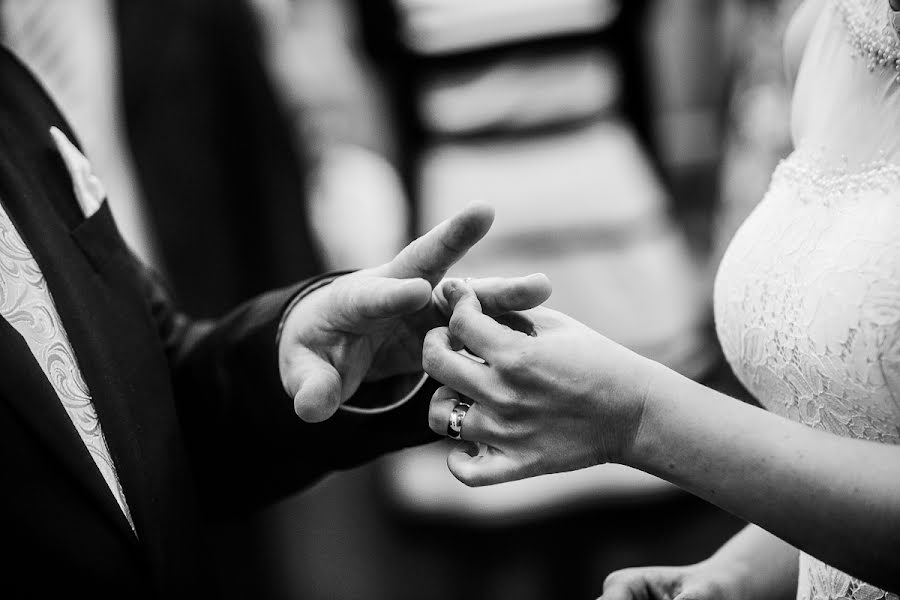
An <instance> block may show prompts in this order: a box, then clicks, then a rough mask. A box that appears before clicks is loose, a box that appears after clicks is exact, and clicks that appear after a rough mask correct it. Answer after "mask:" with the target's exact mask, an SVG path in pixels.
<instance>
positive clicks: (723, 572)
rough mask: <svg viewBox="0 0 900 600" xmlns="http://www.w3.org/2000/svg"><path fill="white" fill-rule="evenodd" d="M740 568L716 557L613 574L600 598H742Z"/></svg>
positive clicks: (620, 599)
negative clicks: (684, 565)
mask: <svg viewBox="0 0 900 600" xmlns="http://www.w3.org/2000/svg"><path fill="white" fill-rule="evenodd" d="M742 579H743V577H742V576H741V569H740V568H737V567H735V566H733V565H722V564H718V563H717V562H716V561H715V559H710V560H706V561H704V562H701V563H698V564H695V565H689V566H686V567H641V568H632V569H623V570H621V571H616V572H615V573H611V574H610V575H609V576H608V577H607V578H606V581H605V582H604V583H603V595H602V596H600V598H598V600H667V599H669V598H674V599H675V600H739V599H740V598H741V597H742V594H741V593H740V590H741V583H742V581H741V580H742Z"/></svg>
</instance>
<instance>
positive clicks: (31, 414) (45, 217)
mask: <svg viewBox="0 0 900 600" xmlns="http://www.w3.org/2000/svg"><path fill="white" fill-rule="evenodd" d="M0 81H3V86H2V88H0V198H2V201H3V202H4V204H5V205H6V207H7V209H8V210H7V212H8V213H9V215H10V217H11V218H12V219H13V221H14V223H15V225H16V227H17V229H18V230H19V233H20V234H21V235H22V237H23V239H24V240H25V242H26V244H27V245H28V248H29V250H30V251H31V253H32V254H33V256H34V257H35V259H36V260H37V263H38V265H39V266H40V268H41V271H42V272H43V275H44V277H45V279H46V280H47V283H48V286H49V289H50V292H51V294H52V297H53V300H54V304H55V306H56V309H57V312H58V313H59V315H60V318H61V319H62V322H63V324H64V325H65V327H66V331H67V333H68V336H69V339H70V341H71V343H72V346H73V350H74V352H75V355H76V357H77V361H78V365H79V368H80V369H81V371H82V374H83V375H84V378H85V381H86V382H87V384H88V387H89V389H90V391H91V396H92V399H93V403H94V406H95V408H96V410H97V413H98V415H99V418H100V422H101V425H102V427H103V430H104V434H105V437H106V440H107V444H108V446H109V448H110V453H111V455H112V458H113V461H114V463H115V465H116V470H117V474H118V476H119V479H120V481H121V483H122V486H123V489H124V490H125V497H126V501H127V502H128V504H129V508H130V509H131V512H132V517H133V519H134V521H135V525H136V527H137V529H138V533H139V535H141V532H142V529H150V527H149V524H150V522H151V520H152V519H151V516H150V514H148V513H149V511H148V508H147V504H148V502H147V499H148V497H149V495H150V494H149V493H148V484H147V482H146V479H145V477H144V476H143V471H144V469H143V468H142V467H144V466H145V465H144V464H143V461H142V451H141V446H140V443H139V439H138V433H137V432H138V431H139V430H140V427H139V426H138V424H137V423H136V422H135V419H134V417H133V415H132V414H131V411H130V409H129V406H128V402H127V401H126V399H127V392H126V390H127V387H126V386H125V385H123V382H122V380H121V379H120V371H119V369H120V367H121V364H119V361H118V360H117V357H116V356H113V355H112V354H114V353H115V352H116V350H118V351H121V346H119V347H117V348H110V347H108V346H107V345H106V344H105V340H107V339H120V337H121V336H122V335H127V334H128V330H127V329H126V330H125V331H124V332H122V331H119V332H117V331H115V329H116V328H121V327H122V322H121V321H122V319H121V318H120V319H117V318H116V314H115V313H114V314H110V311H116V309H117V307H116V306H114V305H113V302H112V300H111V298H110V293H109V289H105V288H104V286H103V282H102V280H101V279H100V278H99V277H98V273H97V272H96V270H95V269H94V268H93V266H92V265H91V263H90V261H89V260H88V258H87V257H86V256H85V254H84V253H83V252H82V251H81V250H80V248H79V246H78V245H77V244H76V243H75V241H74V240H73V239H72V237H71V235H70V233H69V232H70V230H71V229H72V228H74V227H76V226H77V224H78V223H79V222H80V221H81V220H83V216H82V215H81V211H80V208H79V207H78V204H77V203H76V201H75V198H74V193H73V190H72V184H71V179H70V178H69V175H68V173H67V171H66V169H65V166H64V164H63V162H62V160H61V158H60V157H59V155H58V153H57V151H56V148H55V146H54V144H53V141H52V139H51V138H50V134H49V126H50V125H56V126H57V127H59V128H60V129H62V130H63V132H65V133H66V135H67V136H69V137H70V138H73V136H72V134H71V131H70V130H69V128H68V127H67V125H66V124H65V123H64V122H63V121H62V118H61V117H59V113H58V111H57V110H56V109H55V107H54V106H53V104H52V102H51V101H50V100H49V98H47V96H46V94H45V93H44V92H43V90H42V89H41V88H40V86H39V85H38V84H37V83H36V82H35V81H34V80H33V79H32V78H31V77H30V76H28V75H27V73H24V72H23V71H22V67H21V66H20V65H19V64H18V63H17V61H15V60H14V59H12V58H11V57H10V56H9V55H8V54H7V53H6V52H0ZM57 119H58V122H51V121H53V120H57ZM0 320H2V319H0ZM0 338H2V340H3V345H2V349H0V356H2V360H3V364H4V371H6V367H5V366H6V365H15V367H16V372H17V373H19V376H17V377H16V378H13V379H10V378H9V376H8V375H7V373H4V375H3V377H0V380H2V383H0V386H2V387H0V390H2V396H3V397H4V398H7V399H8V400H9V401H10V402H11V403H12V404H13V405H15V406H16V408H17V409H18V411H19V413H20V414H21V415H22V416H23V418H24V419H25V420H26V421H27V422H28V423H29V424H30V425H31V426H32V427H33V429H34V430H35V431H36V432H37V434H38V435H39V436H40V437H41V439H43V440H44V441H45V442H46V443H47V445H48V446H50V447H51V448H52V450H53V451H54V452H55V453H56V454H57V455H58V456H59V457H60V459H61V460H62V461H63V462H64V463H65V464H66V465H67V466H68V467H69V468H70V469H71V470H72V471H73V473H74V475H75V476H76V477H77V478H78V479H79V481H81V482H82V484H83V485H84V486H85V488H86V489H87V490H88V491H89V493H91V494H92V495H93V496H95V497H96V498H97V500H98V507H99V508H100V510H102V511H104V512H105V513H107V514H108V516H109V517H110V520H111V521H112V522H113V523H114V526H115V527H117V528H118V529H119V530H121V531H122V533H123V535H127V536H128V537H129V538H130V539H131V540H134V534H133V533H132V532H131V529H130V527H129V525H128V523H127V520H126V519H125V517H124V515H123V514H122V512H121V509H120V508H119V506H118V504H117V503H116V501H115V499H114V498H113V496H112V494H111V492H110V491H109V489H108V487H107V486H106V483H105V481H104V480H103V478H102V476H101V475H100V473H99V471H98V470H97V468H96V466H95V465H94V464H93V460H92V459H91V458H90V455H89V454H88V452H87V450H86V448H85V447H84V444H83V443H82V442H81V440H80V438H79V437H78V434H77V432H76V431H75V430H74V427H73V426H72V424H71V422H70V421H68V416H67V415H66V414H65V411H64V409H63V408H62V406H61V404H60V402H59V399H58V398H57V397H56V394H55V392H54V391H53V389H52V387H51V386H50V385H49V382H47V381H46V378H45V377H44V376H43V373H42V371H41V370H40V367H39V366H38V365H37V363H36V361H35V360H34V358H33V356H32V355H31V353H30V351H29V350H28V348H27V346H26V345H25V343H24V340H21V338H20V337H19V336H18V333H17V332H15V330H13V329H12V328H11V326H9V324H7V323H6V322H5V321H3V323H2V324H0ZM25 377H27V380H28V381H29V382H30V386H28V387H25V388H24V389H23V388H19V387H18V385H16V384H17V382H18V383H21V381H22V380H21V378H25ZM30 391H31V392H34V394H32V393H29V392H30Z"/></svg>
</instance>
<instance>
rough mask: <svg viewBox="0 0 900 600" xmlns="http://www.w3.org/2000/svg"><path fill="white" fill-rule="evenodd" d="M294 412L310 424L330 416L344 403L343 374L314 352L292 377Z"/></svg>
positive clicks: (291, 387)
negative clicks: (342, 390)
mask: <svg viewBox="0 0 900 600" xmlns="http://www.w3.org/2000/svg"><path fill="white" fill-rule="evenodd" d="M289 386H290V387H289V389H296V390H297V391H296V392H295V393H294V412H295V413H297V416H298V417H300V418H301V419H303V420H304V421H306V422H307V423H319V422H321V421H324V420H326V419H328V418H330V417H331V416H332V415H333V414H334V413H335V412H337V409H338V408H340V406H341V376H340V375H339V374H338V372H337V371H336V370H335V368H334V367H333V366H331V365H330V364H328V363H327V362H325V361H324V360H322V359H321V358H319V357H318V356H315V355H314V354H311V356H310V357H309V358H308V359H306V360H304V364H303V366H302V367H299V368H298V369H297V370H296V372H295V373H294V374H293V375H292V377H291V383H290V384H289Z"/></svg>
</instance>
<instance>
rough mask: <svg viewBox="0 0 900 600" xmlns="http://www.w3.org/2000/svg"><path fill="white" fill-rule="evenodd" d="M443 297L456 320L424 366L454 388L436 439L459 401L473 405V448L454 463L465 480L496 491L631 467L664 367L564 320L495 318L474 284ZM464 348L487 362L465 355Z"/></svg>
mask: <svg viewBox="0 0 900 600" xmlns="http://www.w3.org/2000/svg"><path fill="white" fill-rule="evenodd" d="M442 292H443V294H444V296H445V297H446V299H447V301H448V303H449V307H450V309H451V310H452V316H451V318H450V323H449V327H442V328H439V329H435V330H432V331H431V332H430V333H429V334H428V336H427V337H426V339H425V347H424V354H423V362H424V367H425V370H426V371H427V372H428V373H429V374H430V375H431V376H432V377H434V378H435V379H437V380H438V381H440V382H441V383H444V384H445V387H442V388H440V389H439V390H438V391H437V392H435V395H434V397H433V399H432V402H431V408H430V411H429V422H430V426H431V428H432V429H433V430H434V431H435V432H437V433H440V434H443V435H446V434H447V425H448V422H449V419H450V413H451V411H452V410H453V408H454V407H455V406H456V404H457V403H458V402H460V401H462V402H466V403H468V404H471V408H469V409H468V412H467V414H466V415H465V417H464V419H463V424H462V432H461V438H462V439H463V440H465V441H466V442H469V443H463V444H460V445H459V446H458V447H457V448H456V449H455V450H454V451H453V452H451V454H450V456H449V457H448V465H449V467H450V470H451V471H452V472H453V474H454V475H455V476H456V477H457V478H458V479H459V480H460V481H462V482H463V483H466V484H467V485H472V486H477V485H488V484H493V483H500V482H503V481H510V480H514V479H521V478H524V477H531V476H535V475H540V474H544V473H553V472H559V471H569V470H573V469H579V468H582V467H588V466H592V465H596V464H600V463H603V462H610V461H620V460H622V459H623V457H624V455H625V454H627V452H628V449H629V446H630V444H631V441H632V440H633V439H634V436H635V433H636V431H637V428H638V426H639V423H640V419H641V414H642V410H643V404H644V401H645V396H646V392H647V389H648V385H649V380H650V374H651V373H652V371H653V367H652V365H653V364H654V363H651V362H650V361H649V360H647V359H645V358H643V357H640V356H638V355H637V354H635V353H633V352H631V351H629V350H627V349H625V348H624V347H622V346H620V345H618V344H616V343H614V342H612V341H610V340H608V339H607V338H605V337H603V336H602V335H600V334H599V333H597V332H595V331H593V330H591V329H590V328H588V327H586V326H585V325H582V324H581V323H579V322H577V321H575V320H574V319H571V318H569V317H567V316H566V315H563V314H561V313H559V312H556V311H553V310H550V309H546V308H537V309H533V310H530V311H527V312H522V313H510V314H509V315H507V316H506V317H503V318H498V319H499V320H494V319H492V318H490V317H488V316H486V315H484V314H483V313H482V311H481V306H480V305H479V302H478V298H477V297H476V295H475V293H474V292H473V291H472V289H471V288H470V287H469V286H468V285H466V284H465V283H463V282H460V281H458V280H449V281H447V282H445V284H444V287H443V290H442ZM463 347H465V348H466V349H467V350H468V351H469V352H471V353H473V354H475V355H477V356H479V357H481V358H482V359H483V360H484V361H485V362H484V364H481V363H479V362H476V361H474V360H471V359H470V358H467V357H465V356H464V355H462V354H459V353H458V352H457V350H459V349H461V348H463ZM461 394H462V395H461ZM467 398H468V399H467ZM469 399H470V400H469ZM471 442H475V443H477V448H476V445H474V444H472V443H471Z"/></svg>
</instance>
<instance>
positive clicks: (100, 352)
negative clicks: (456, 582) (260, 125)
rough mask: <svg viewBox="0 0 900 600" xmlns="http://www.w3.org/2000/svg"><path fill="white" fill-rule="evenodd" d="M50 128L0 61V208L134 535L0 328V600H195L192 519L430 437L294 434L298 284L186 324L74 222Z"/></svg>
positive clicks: (93, 227) (375, 428)
mask: <svg viewBox="0 0 900 600" xmlns="http://www.w3.org/2000/svg"><path fill="white" fill-rule="evenodd" d="M52 125H55V126H57V127H59V128H60V129H61V130H62V131H63V132H64V133H65V134H66V135H67V136H69V138H70V139H72V140H73V141H75V140H76V138H75V136H74V134H73V132H72V131H71V130H70V128H69V127H68V125H67V124H66V122H65V121H64V119H63V117H62V116H61V115H60V113H59V111H58V110H57V109H56V107H55V106H54V105H53V103H52V101H51V100H50V99H49V98H48V96H47V95H46V94H45V92H44V91H43V90H42V89H41V87H40V86H39V84H38V83H37V82H36V81H35V80H34V79H33V78H32V77H31V75H30V74H29V73H28V72H27V71H26V70H25V69H24V68H23V67H22V65H21V64H20V63H19V62H18V61H17V60H16V59H15V58H13V57H12V55H11V54H9V53H8V52H7V51H6V50H5V49H0V201H2V202H3V204H4V206H5V207H6V209H7V212H8V213H9V214H10V216H11V218H12V219H13V221H14V222H15V224H16V226H17V228H18V230H19V231H20V232H21V234H22V236H23V238H24V239H25V241H26V243H27V244H28V247H29V248H30V249H31V251H32V253H33V255H34V256H35V258H36V259H37V262H38V263H39V265H40V267H41V269H42V271H43V273H44V276H45V278H46V280H47V282H48V285H49V288H50V291H51V293H52V295H53V299H54V301H55V304H56V307H57V310H58V312H59V314H60V317H61V319H62V321H63V323H64V325H65V327H66V330H67V332H68V334H69V338H70V340H71V342H72V345H73V347H74V351H75V354H76V357H77V359H78V363H79V365H80V367H81V370H82V372H83V375H84V377H85V380H86V381H87V384H88V386H89V388H90V390H91V393H92V396H93V402H94V405H95V407H96V409H97V412H98V414H99V417H100V421H101V423H102V425H103V428H104V432H105V435H106V438H107V442H108V445H109V448H110V451H111V454H112V457H113V459H114V461H115V463H116V467H117V471H118V474H119V478H120V480H121V483H122V486H123V488H124V491H125V496H126V499H127V501H128V504H129V507H130V509H131V513H132V516H133V519H134V524H135V526H136V529H137V535H136V536H135V534H134V533H133V532H132V530H131V528H130V527H129V525H128V523H127V521H126V520H125V518H124V516H123V515H122V513H121V511H120V509H119V507H118V505H117V504H116V502H115V500H114V499H113V497H112V495H111V494H110V492H109V490H108V489H107V487H106V484H105V483H104V481H103V479H102V477H101V476H100V474H99V472H98V471H97V469H96V467H95V465H94V464H93V461H92V459H91V458H90V456H89V455H88V452H87V450H86V448H85V446H84V445H83V443H82V442H81V440H80V438H79V437H78V435H77V433H76V432H75V430H74V428H73V426H72V424H71V422H70V421H69V418H68V416H67V415H66V413H65V411H64V409H63V408H62V406H61V404H60V401H59V399H58V398H57V396H56V394H55V392H54V390H53V388H52V387H51V385H50V384H49V382H48V380H47V378H46V377H45V376H44V374H43V372H42V371H41V369H40V367H39V366H38V364H37V362H36V361H35V359H34V358H33V356H32V354H31V352H30V350H29V349H28V347H27V346H26V344H25V342H24V340H23V339H22V338H21V337H20V336H19V335H18V333H17V332H16V331H15V330H14V329H13V328H12V327H11V326H10V325H9V324H8V323H7V322H6V320H4V319H0V550H2V554H3V556H4V557H5V558H4V559H3V560H2V562H0V597H49V595H50V594H51V593H59V592H62V593H67V594H76V596H77V597H80V596H82V595H85V597H93V598H104V597H113V596H114V597H117V598H143V597H179V596H189V595H196V594H202V597H209V596H208V594H209V590H205V589H204V585H205V580H204V578H203V575H202V573H200V572H198V570H197V565H198V564H199V561H198V557H199V555H200V553H201V552H202V548H201V547H200V542H199V541H198V540H199V539H200V535H199V531H200V528H201V527H202V524H203V523H204V522H205V521H207V520H208V519H209V518H210V517H211V516H215V515H221V514H227V513H234V512H236V511H241V510H247V509H249V508H252V507H255V506H259V505H260V504H262V503H265V502H268V501H270V500H273V499H275V498H278V497H280V496H282V495H284V494H286V493H288V492H290V491H292V490H295V489H297V488H298V487H300V486H303V485H305V484H308V483H310V482H312V481H313V480H315V479H316V478H317V477H319V476H320V475H322V474H323V473H325V472H327V471H329V470H332V469H340V468H345V467H350V466H353V465H356V464H358V463H360V462H363V461H366V460H368V459H370V458H373V457H375V456H376V455H378V454H381V453H383V452H386V451H389V450H392V449H396V448H399V447H402V446H405V445H410V444H413V443H417V442H421V441H425V440H428V439H431V435H430V434H429V433H428V431H427V425H426V422H427V420H426V412H427V403H424V402H413V403H410V404H409V405H407V406H406V407H404V408H403V409H401V410H399V411H397V412H395V413H391V414H388V415H385V416H380V417H368V418H366V417H359V416H354V415H349V414H344V413H339V414H338V415H337V416H336V417H335V418H333V419H331V420H329V421H327V422H325V423H323V424H319V425H308V424H304V423H302V422H301V421H300V420H299V419H297V418H296V417H295V415H294V414H293V409H292V403H291V401H290V399H289V398H287V396H286V395H285V393H284V391H283V390H282V389H281V385H280V381H279V377H278V372H277V360H276V345H275V337H276V330H277V326H278V323H279V320H280V318H281V316H282V312H283V310H284V308H285V306H286V304H287V303H288V302H289V301H290V300H291V299H292V298H293V297H294V296H295V295H296V294H297V293H298V292H300V291H302V290H303V289H304V286H307V285H309V283H310V282H306V283H301V284H298V285H296V286H293V287H290V288H287V289H283V290H279V291H275V292H272V293H270V294H267V295H265V296H262V297H259V298H256V299H255V300H252V301H250V302H248V303H247V304H244V305H243V306H241V307H240V308H238V309H237V310H235V311H233V312H232V313H230V314H229V315H228V316H227V317H225V318H223V319H221V320H218V321H215V322H197V321H193V320H191V319H189V318H188V317H186V316H185V315H184V314H182V313H180V312H178V311H177V310H176V309H175V307H174V306H173V305H172V303H171V302H170V300H169V297H168V294H167V292H166V289H165V286H164V285H163V284H162V283H161V282H160V281H159V279H158V278H157V277H156V276H154V275H153V274H152V273H151V272H149V271H148V270H147V269H145V268H144V267H143V266H142V265H141V264H140V263H139V262H138V261H137V260H136V259H135V258H134V257H133V255H132V254H131V253H130V252H129V251H128V249H127V248H126V246H125V245H124V243H123V241H122V239H121V238H120V236H119V234H118V232H117V229H116V226H115V223H114V222H113V219H112V215H111V214H110V212H109V209H108V207H107V206H106V205H105V204H104V206H103V208H101V209H100V210H99V211H98V212H96V213H95V214H94V215H92V216H91V217H89V218H87V219H85V218H84V216H83V214H82V212H81V209H80V208H79V206H78V204H77V202H76V200H75V197H74V194H73V190H72V182H71V179H70V177H69V174H68V172H67V171H66V168H65V166H64V164H63V162H62V160H61V158H60V156H59V154H58V152H57V151H56V149H55V146H54V145H53V142H52V140H51V138H50V135H49V132H48V130H49V128H50V126H52ZM361 393H364V392H361ZM370 393H372V394H374V393H377V392H376V391H374V390H373V391H370ZM361 501H363V500H361ZM86 594H90V596H88V595H86Z"/></svg>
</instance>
